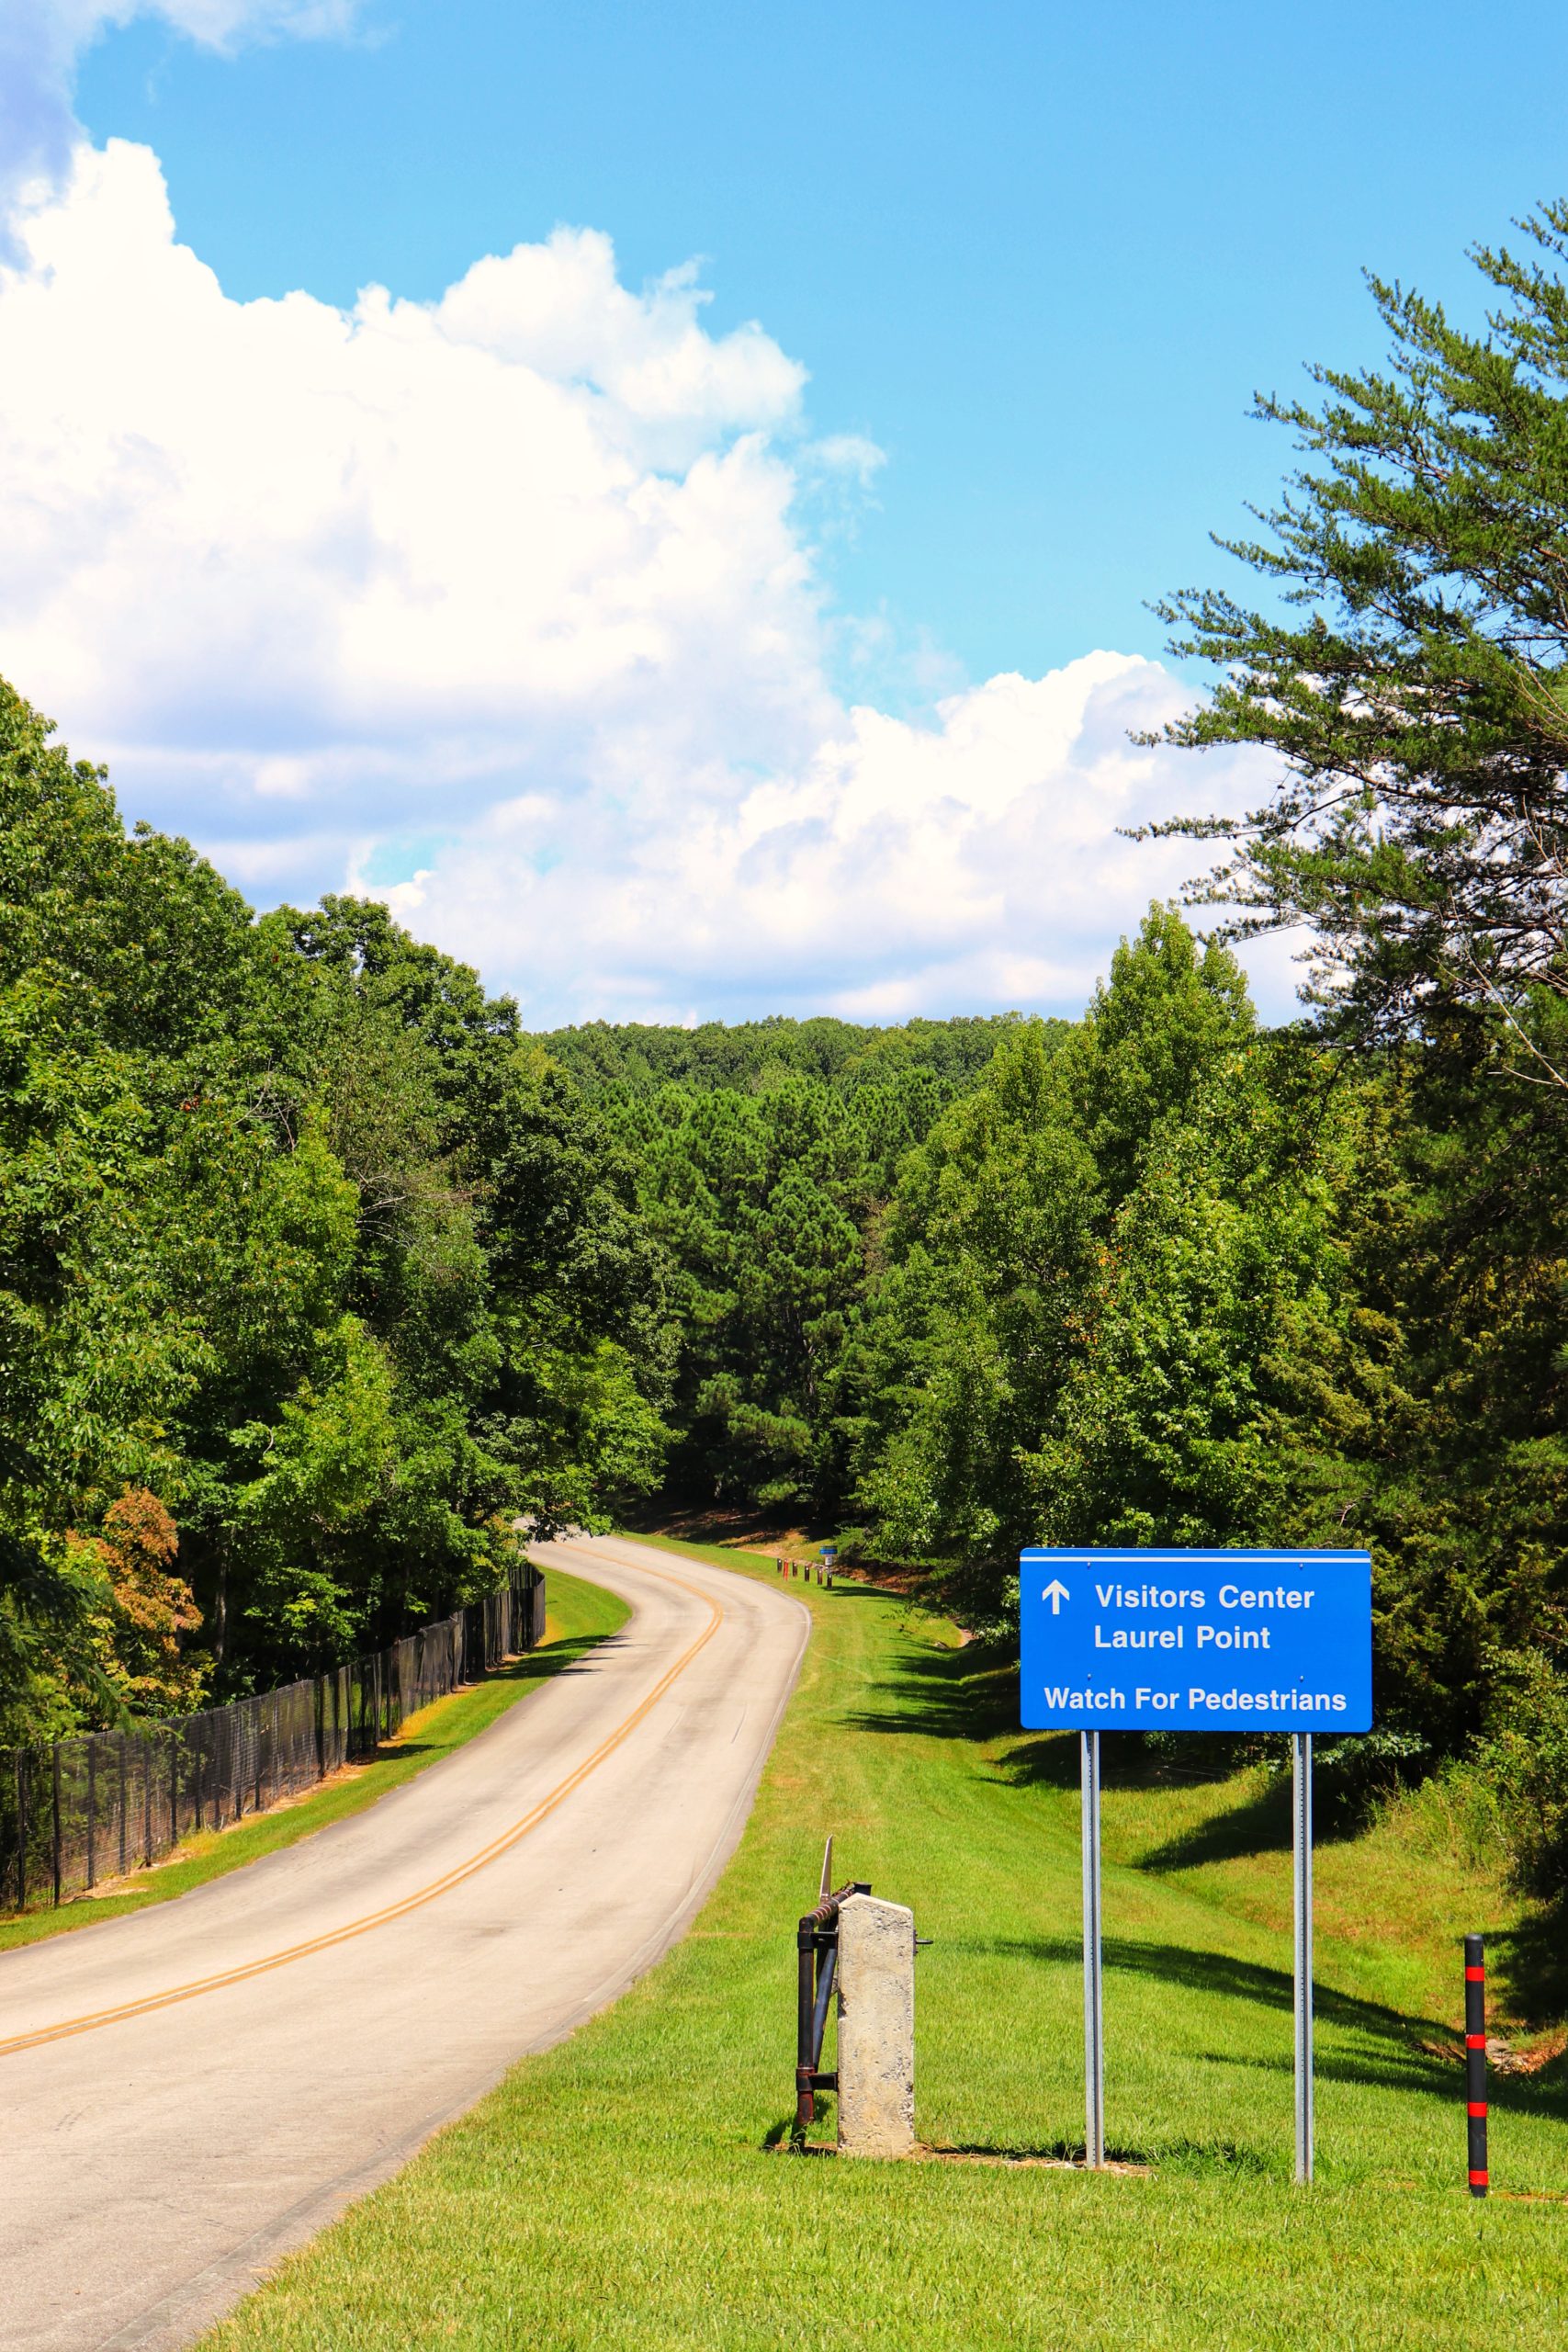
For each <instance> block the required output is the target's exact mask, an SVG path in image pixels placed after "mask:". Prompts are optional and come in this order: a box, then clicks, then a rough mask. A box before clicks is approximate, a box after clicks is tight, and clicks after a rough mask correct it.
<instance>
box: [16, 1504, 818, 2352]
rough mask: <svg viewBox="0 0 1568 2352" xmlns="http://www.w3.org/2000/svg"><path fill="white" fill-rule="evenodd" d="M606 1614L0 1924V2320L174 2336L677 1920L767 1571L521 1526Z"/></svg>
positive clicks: (789, 1655)
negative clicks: (238, 1840) (503, 1678)
mask: <svg viewBox="0 0 1568 2352" xmlns="http://www.w3.org/2000/svg"><path fill="white" fill-rule="evenodd" d="M535 1556H536V1558H537V1559H538V1560H539V1561H540V1562H541V1563H542V1565H543V1566H545V1567H546V1568H547V1569H548V1567H549V1566H550V1565H551V1563H552V1561H554V1562H556V1563H558V1564H559V1565H561V1566H570V1568H571V1569H572V1571H573V1572H574V1573H575V1574H577V1575H580V1576H583V1577H589V1578H591V1579H592V1581H593V1582H594V1583H596V1584H603V1585H606V1586H608V1587H609V1589H611V1590H612V1591H614V1592H617V1593H619V1594H621V1595H622V1596H623V1598H624V1599H625V1600H626V1601H628V1602H629V1603H630V1604H631V1607H632V1610H633V1611H634V1614H633V1616H632V1619H631V1622H630V1623H629V1624H627V1625H626V1626H625V1627H624V1628H623V1629H622V1631H621V1632H620V1633H619V1634H615V1636H613V1637H612V1638H611V1639H610V1640H609V1641H607V1642H604V1643H602V1644H600V1645H599V1646H598V1647H597V1648H596V1649H595V1650H593V1651H592V1652H591V1653H590V1655H589V1656H588V1657H585V1658H584V1659H583V1660H582V1661H581V1663H580V1664H578V1665H576V1666H574V1667H572V1668H569V1669H568V1670H566V1671H565V1672H563V1673H560V1674H558V1675H557V1676H556V1677H555V1678H554V1679H552V1680H551V1681H548V1682H547V1683H546V1684H545V1685H544V1686H543V1687H542V1688H541V1689H539V1690H537V1691H535V1692H533V1693H532V1694H531V1695H530V1696H529V1697H528V1698H526V1699H525V1700H524V1701H523V1702H522V1703H521V1704H520V1705H518V1706H516V1707H513V1708H512V1709H510V1710H509V1711H508V1713H506V1714H504V1715H503V1716H502V1718H501V1719H500V1721H499V1722H498V1723H496V1724H493V1725H492V1726H491V1729H490V1730H489V1731H487V1732H485V1733H483V1734H481V1735H480V1736H479V1738H477V1739H475V1740H473V1741H472V1742H471V1743H470V1744H469V1745H468V1747H464V1748H461V1749H459V1750H458V1751H457V1754H456V1755H454V1756H452V1757H450V1758H447V1759H446V1761H445V1762H443V1763H441V1764H437V1765H433V1766H432V1768H431V1769H430V1770H429V1771H427V1772H423V1773H421V1774H420V1776H419V1777H418V1778H417V1779H416V1780H414V1781H410V1782H409V1783H408V1784H407V1785H406V1786H405V1787H404V1788H402V1789H400V1790H399V1791H397V1792H394V1793H393V1794H391V1795H389V1796H387V1797H384V1798H383V1799H381V1801H380V1802H379V1803H378V1804H375V1805H372V1806H371V1807H370V1808H369V1809H368V1810H367V1812H365V1813H362V1814H359V1815H356V1816H355V1818H353V1819H351V1820H348V1821H344V1822H340V1823H338V1824H336V1825H335V1826H333V1827H332V1828H329V1829H324V1830H321V1832H320V1833H319V1834H318V1835H316V1836H315V1837H312V1838H305V1839H303V1840H301V1842H300V1843H299V1845H298V1846H295V1847H292V1848H290V1849H288V1851H287V1852H284V1853H280V1854H275V1855H271V1856H269V1857H268V1858H267V1859H266V1860H263V1861H258V1862H254V1863H253V1864H251V1865H250V1866H249V1867H248V1868H247V1869H244V1870H239V1871H233V1872H231V1874H230V1876H228V1877H227V1878H222V1879H218V1880H215V1881H214V1882H213V1883H211V1884H210V1885H209V1886H205V1887H202V1888H199V1889H198V1890H197V1891H196V1892H195V1893H193V1894H186V1895H184V1896H181V1897H180V1898H178V1899H177V1900H175V1901H173V1902H169V1903H165V1904H162V1905H158V1906H157V1907H156V1908H154V1909H152V1910H151V1911H145V1912H142V1913H140V1914H139V1915H136V1916H133V1917H129V1918H125V1919H116V1920H106V1921H104V1922H103V1924H102V1925H101V1926H97V1927H92V1928H83V1929H81V1930H79V1931H77V1932H73V1933H72V1934H70V1935H65V1936H60V1937H57V1938H54V1939H51V1940H49V1941H47V1942H44V1943H41V1944H35V1945H33V1946H30V1947H27V1948H24V1949H23V1950H21V1951H13V1952H6V1953H0V2346H5V2347H6V2352H12V2347H19V2346H27V2347H28V2352H87V2347H94V2352H107V2347H108V2346H130V2345H137V2346H146V2347H155V2346H176V2345H182V2344H187V2343H189V2342H190V2341H191V2340H192V2339H193V2338H194V2337H195V2336H197V2335H199V2334H200V2333H201V2331H202V2329H203V2328H204V2327H206V2326H207V2325H208V2324H210V2322H211V2321H212V2320H213V2319H214V2318H215V2317H216V2316H217V2315H218V2314H219V2313H220V2312H222V2311H224V2310H226V2309H227V2308H228V2307H229V2306H230V2305H231V2303H233V2302H235V2301H237V2300H238V2299H239V2297H240V2296H241V2295H243V2294H244V2293H246V2292H247V2291H248V2290H250V2288H251V2287H252V2286H254V2283H255V2281H256V2278H257V2276H258V2275H259V2274H260V2273H261V2272H263V2271H265V2269H266V2268H267V2267H268V2266H269V2265H270V2264H271V2263H273V2262H274V2261H276V2258H277V2256H279V2255H280V2254H282V2253H283V2252H285V2251H286V2250H287V2249H288V2247H290V2246H293V2245H299V2243H300V2242H301V2241H302V2240H303V2239H305V2238H307V2237H309V2236H310V2235H311V2234H312V2233H313V2232H315V2231H316V2230H319V2229H320V2228H321V2225H322V2224H323V2222H327V2221H328V2220H330V2219H331V2217H332V2216H333V2214H334V2213H335V2212H337V2211H340V2210H341V2208H342V2207H343V2206H344V2205H346V2204H347V2203H348V2202H349V2201H350V2200H351V2199H353V2198H355V2197H357V2196H360V2195H362V2194H363V2192H364V2191H365V2190H366V2189H367V2188H370V2187H372V2186H373V2185H374V2184H375V2183H376V2182H377V2181H378V2180H382V2179H385V2178H386V2177H387V2176H388V2175H389V2174H390V2173H392V2172H394V2171H396V2169H397V2168H398V2166H399V2165H401V2164H402V2163H404V2162H405V2161H406V2159H407V2158H408V2157H409V2156H410V2155H411V2154H412V2153H413V2151H414V2150H415V2149H416V2148H417V2147H418V2146H419V2145H420V2143H421V2142H422V2141H423V2140H424V2139H425V2138H426V2137H427V2136H428V2135H429V2133H430V2132H432V2131H434V2130H435V2129H436V2127H437V2126H438V2125H439V2124H441V2123H443V2122H445V2121H446V2120H448V2119H449V2118H450V2117H452V2116H453V2115H456V2114H457V2113H459V2112H461V2110H462V2109H464V2108H466V2107H468V2106H469V2105H470V2104H471V2103H472V2102H473V2100H475V2099H476V2098H478V2097H479V2095H480V2093H481V2092H482V2091H484V2090H486V2089H487V2088H488V2087H489V2086H490V2085H491V2083H493V2082H494V2081H495V2080H496V2079H497V2077H498V2076H499V2075H501V2074H502V2073H503V2072H504V2070H505V2068H506V2067H507V2066H508V2065H509V2064H511V2063H512V2061H513V2059H515V2058H518V2057H520V2056H521V2055H523V2053H524V2052H527V2051H533V2050H543V2049H545V2048H546V2047H547V2046H548V2044H550V2043H551V2042H554V2041H559V2040H560V2039H561V2037H562V2036H563V2035H565V2034H567V2033H570V2031H571V2030H572V2028H573V2027H574V2026H576V2025H578V2024H581V2021H582V2019H583V2018H587V2017H590V2016H592V2013H593V2011H594V2010H595V2009H599V2008H602V2007H604V2004H605V2003H606V2002H607V2001H610V2000H613V1999H614V1998H615V1995H616V1994H617V1993H619V1992H622V1991H623V1990H624V1989H625V1988H626V1985H629V1984H630V1983H631V1982H632V1980H633V1978H634V1977H636V1976H637V1975H638V1974H639V1973H641V1972H642V1971H643V1970H644V1969H646V1968H647V1967H649V1964H650V1963H651V1962H653V1961H654V1960H656V1959H657V1958H658V1957H659V1955H660V1952H662V1951H664V1950H665V1949H666V1947H667V1946H668V1945H669V1944H671V1942H673V1941H674V1940H675V1939H676V1938H677V1937H678V1936H680V1935H681V1934H682V1931H683V1930H684V1928H686V1927H687V1926H688V1925H689V1923H690V1921H691V1920H692V1918H693V1917H694V1914H695V1912H696V1910H697V1908H698V1906H699V1905H700V1904H701V1903H702V1901H703V1898H704V1896H705V1894H707V1892H708V1890H709V1888H710V1887H711V1886H712V1885H713V1883H714V1881H715V1880H716V1877H717V1876H718V1873H719V1871H720V1870H721V1869H722V1867H723V1865H724V1862H725V1861H726V1860H727V1859H728V1855H729V1853H730V1852H731V1850H732V1849H733V1848H734V1845H735V1842H736V1840H737V1838H739V1834H740V1829H741V1826H742V1824H743V1823H744V1821H745V1818H746V1815H747V1812H748V1810H749V1809H750V1802H751V1796H752V1792H753V1791H754V1790H755V1787H756V1784H757V1778H758V1775H759V1773H760V1772H761V1768H762V1764H763V1761H764V1759H765V1758H766V1757H767V1753H768V1750H769V1748H770V1747H771V1746H772V1744H773V1734H774V1732H775V1730H776V1728H777V1726H778V1722H779V1718H780V1715H781V1714H782V1713H783V1710H784V1702H785V1701H786V1699H787V1698H788V1696H789V1692H790V1690H791V1687H792V1685H793V1683H794V1680H795V1673H796V1670H797V1668H798V1667H799V1664H800V1657H801V1653H802V1651H803V1649H804V1647H805V1643H806V1635H807V1623H808V1621H807V1613H806V1611H805V1610H804V1609H803V1608H802V1607H801V1605H800V1604H799V1602H798V1601H795V1600H790V1599H789V1598H788V1597H787V1595H785V1594H784V1593H783V1592H781V1591H779V1590H778V1589H776V1588H774V1587H773V1586H770V1585H767V1584H763V1583H758V1582H755V1581H753V1580H751V1579H750V1578H746V1577H739V1576H735V1575H732V1574H729V1573H728V1572H727V1571H726V1570H724V1569H722V1568H716V1567H711V1566H707V1565H706V1564H705V1563H703V1562H700V1561H695V1560H688V1559H686V1558H685V1557H683V1556H682V1557H676V1556H674V1555H671V1554H668V1553H660V1552H656V1551H651V1550H649V1549H647V1548H645V1547H643V1546H640V1545H637V1544H625V1543H616V1542H615V1541H613V1540H611V1539H608V1538H599V1537H593V1538H574V1539H571V1540H570V1541H567V1542H563V1543H561V1544H550V1545H543V1546H540V1547H539V1548H538V1549H537V1550H536V1554H535Z"/></svg>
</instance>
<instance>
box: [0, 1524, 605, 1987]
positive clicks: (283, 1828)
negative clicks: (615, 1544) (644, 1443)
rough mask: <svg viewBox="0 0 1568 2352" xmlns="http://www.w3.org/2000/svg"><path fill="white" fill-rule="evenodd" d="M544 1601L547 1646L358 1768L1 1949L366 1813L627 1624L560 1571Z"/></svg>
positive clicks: (7, 1934) (61, 1913)
mask: <svg viewBox="0 0 1568 2352" xmlns="http://www.w3.org/2000/svg"><path fill="white" fill-rule="evenodd" d="M548 1603H549V1606H548V1614H547V1621H546V1627H545V1640H544V1643H543V1645H541V1647H540V1648H538V1649H536V1650H535V1651H533V1652H532V1653H531V1654H530V1655H529V1656H528V1657H523V1658H518V1659H516V1660H514V1661H513V1664H512V1665H510V1666H506V1667H502V1668H501V1670H500V1671H499V1672H498V1673H496V1674H492V1675H491V1676H490V1677H489V1678H488V1679H486V1680H485V1681H483V1682H477V1683H475V1684H474V1685H473V1686H472V1688H471V1689H469V1690H467V1691H454V1693H453V1694H452V1696H451V1697H450V1698H449V1699H437V1700H436V1701H435V1702H434V1704H433V1705H431V1706H428V1707H422V1708H421V1709H420V1711H419V1713H418V1714H415V1715H411V1716H410V1717H409V1719H408V1721H407V1723H406V1724H403V1726H402V1729H401V1730H400V1732H399V1733H398V1735H397V1736H396V1737H395V1738H394V1739H389V1740H387V1741H386V1742H385V1743H384V1744H383V1745H382V1746H381V1747H378V1749H377V1751H376V1753H375V1755H374V1756H369V1757H367V1758H365V1760H364V1762H363V1763H356V1764H351V1765H348V1766H346V1767H345V1768H344V1770H343V1771H341V1772H338V1773H334V1774H333V1778H332V1779H331V1780H330V1781H323V1783H322V1784H321V1787H320V1788H319V1789H315V1790H312V1791H311V1792H310V1795H308V1796H304V1797H300V1798H299V1799H298V1800H297V1801H296V1802H294V1803H293V1804H280V1805H274V1806H273V1807H271V1808H270V1810H268V1811H267V1812H265V1813H258V1814H249V1815H246V1816H245V1818H244V1819H243V1821H240V1822H238V1823H236V1824H235V1825H234V1826H233V1827H231V1828H229V1829H221V1830H216V1829H209V1830H204V1831H202V1832H201V1833H200V1834H199V1835H198V1836H197V1837H193V1838H185V1839H184V1840H182V1842H181V1843H180V1844H179V1845H178V1846H177V1847H176V1848H175V1850H174V1852H173V1853H172V1854H171V1855H170V1856H169V1858H168V1860H166V1861H164V1862H160V1863H157V1864H155V1865H154V1867H153V1868H152V1870H143V1871H133V1872H132V1873H131V1874H130V1876H129V1877H126V1878H123V1879H117V1880H114V1881H112V1882H109V1883H108V1891H107V1892H105V1893H94V1894H90V1895H82V1896H79V1897H78V1898H77V1900H76V1901H75V1902H73V1903H67V1904H64V1905H62V1907H61V1908H60V1909H59V1910H58V1911H55V1910H52V1909H51V1910H47V1911H28V1912H24V1913H22V1914H20V1915H19V1916H18V1915H17V1914H16V1913H11V1914H9V1915H7V1916H6V1917H0V1951H6V1950H8V1949H9V1948H10V1947H12V1946H14V1945H17V1944H30V1943H37V1942H38V1941H39V1939H41V1938H42V1937H45V1936H58V1935H64V1934H67V1933H69V1932H70V1931H71V1930H72V1929H73V1928H90V1927H92V1926H94V1925H95V1924H96V1922H97V1921H98V1920H100V1919H113V1918H118V1917H122V1916H123V1915H124V1914H125V1913H126V1912H128V1911H141V1910H145V1908H146V1907H147V1905H149V1904H150V1903H166V1902H167V1901H168V1900H169V1899H170V1897H171V1896H172V1895H176V1894H187V1893H188V1892H189V1890H190V1889H191V1888H192V1887H193V1886H201V1885H204V1884H205V1883H206V1882H207V1881H208V1880H209V1879H211V1878H220V1877H221V1876H222V1875H223V1873H224V1872H225V1871H233V1870H240V1869H242V1868H243V1866H244V1864H245V1863H246V1862H254V1861H256V1860H259V1859H260V1858H261V1856H262V1855H263V1854H272V1853H276V1851H277V1850H278V1849H279V1848H280V1847H283V1846H292V1845H294V1844H296V1843H297V1841H298V1840H299V1838H309V1837H310V1835H311V1833H312V1832H313V1831H315V1830H317V1829H324V1828H325V1827H326V1826H327V1824H328V1823H329V1822H333V1821H342V1820H343V1819H344V1817H345V1816H346V1815H349V1814H351V1813H360V1812H363V1810H364V1809H365V1807H366V1806H367V1805H368V1804H375V1803H376V1801H377V1799H378V1797H384V1796H385V1795H386V1794H387V1793H388V1792H389V1790H391V1789H396V1788H400V1787H401V1786H402V1784H403V1782H404V1781H412V1779H413V1777H414V1775H415V1773H416V1772H423V1771H425V1770H427V1769H428V1768H429V1766H431V1765H432V1764H438V1763H439V1762H440V1761H441V1759H442V1758H443V1757H444V1756H450V1755H451V1753H452V1751H453V1750H454V1748H457V1747H462V1746H463V1745H464V1744H465V1742H466V1741H468V1740H470V1739H472V1738H474V1737H475V1736H476V1735H477V1734H478V1733H479V1732H481V1731H483V1730H484V1729H485V1728H486V1726H487V1724H492V1723H494V1721H495V1719H496V1717H497V1716H498V1715H501V1714H504V1713H505V1712H506V1710H507V1708H508V1707H513V1706H515V1705H516V1703H517V1702H518V1700H519V1699H525V1698H526V1697H527V1695H528V1693H529V1691H534V1690H536V1689H537V1688H538V1686H539V1684H540V1683H541V1682H546V1681H547V1680H548V1679H549V1678H550V1677H551V1676H552V1675H555V1674H558V1673H559V1672H560V1670H561V1668H562V1667H563V1666H570V1663H571V1662H572V1660H573V1659H574V1658H577V1657H581V1655H582V1653H583V1651H584V1650H586V1649H590V1648H592V1645H593V1644H594V1643H595V1642H598V1641H603V1639H604V1636H605V1634H613V1633H614V1632H615V1628H616V1626H617V1625H621V1624H624V1623H625V1622H626V1616H627V1613H628V1612H627V1611H626V1607H625V1605H624V1603H622V1602H621V1601H619V1600H616V1599H615V1596H614V1595H613V1594H612V1593H608V1592H605V1591H604V1589H602V1588H601V1587H600V1586H598V1585H592V1584H585V1583H584V1582H583V1581H582V1579H581V1577H572V1576H568V1575H567V1574H566V1573H565V1572H564V1570H562V1569H559V1568H553V1567H552V1568H551V1570H550V1571H549V1584H548Z"/></svg>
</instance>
